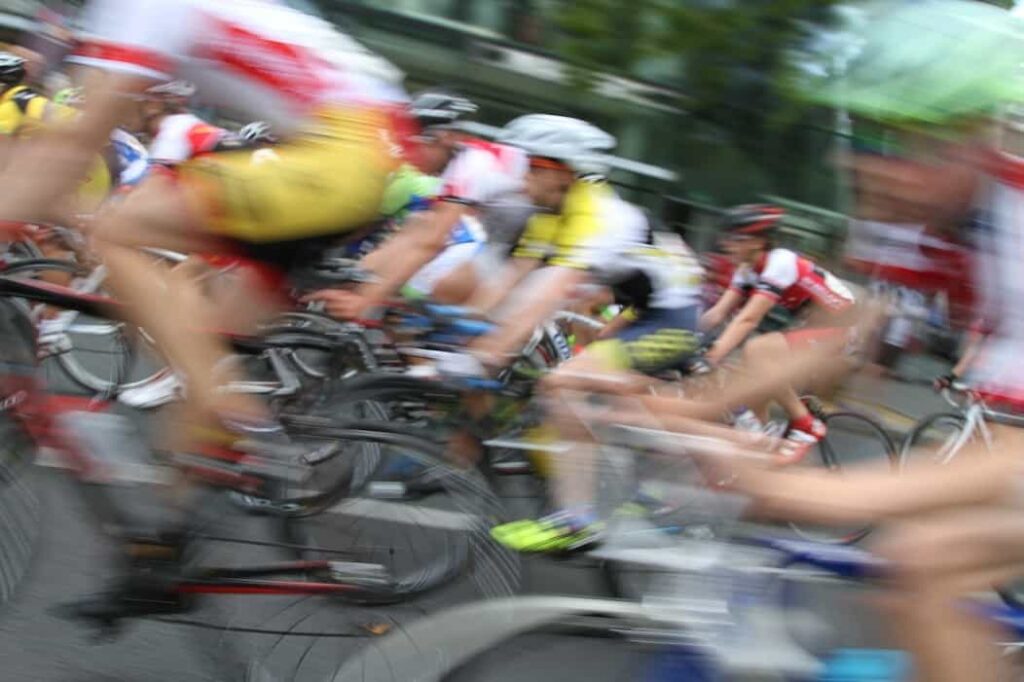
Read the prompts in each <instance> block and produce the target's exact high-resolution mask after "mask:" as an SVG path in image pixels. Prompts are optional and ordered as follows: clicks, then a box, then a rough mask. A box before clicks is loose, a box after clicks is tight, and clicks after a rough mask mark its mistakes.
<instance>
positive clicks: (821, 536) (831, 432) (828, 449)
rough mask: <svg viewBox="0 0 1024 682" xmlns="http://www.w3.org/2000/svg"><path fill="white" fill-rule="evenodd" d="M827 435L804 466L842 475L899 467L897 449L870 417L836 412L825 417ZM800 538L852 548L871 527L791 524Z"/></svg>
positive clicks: (805, 461)
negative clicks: (873, 466)
mask: <svg viewBox="0 0 1024 682" xmlns="http://www.w3.org/2000/svg"><path fill="white" fill-rule="evenodd" d="M823 421H824V422H825V426H827V427H828V435H827V436H826V437H825V438H824V439H823V440H822V441H821V442H820V443H819V444H818V445H817V446H816V447H815V448H814V449H813V451H812V452H811V453H810V454H809V455H808V457H807V458H806V459H805V460H804V462H803V463H802V464H803V465H806V466H815V467H817V466H820V467H824V468H825V469H828V470H829V471H833V472H836V473H841V472H842V470H843V469H846V468H850V467H854V466H858V465H860V464H863V463H870V462H888V463H889V464H890V465H891V466H893V467H894V468H895V467H896V466H897V465H898V463H899V457H898V455H897V452H896V446H895V445H894V444H893V442H892V438H891V437H890V436H889V434H888V433H887V432H886V430H885V429H884V428H882V426H881V425H880V424H879V423H878V422H876V421H875V420H874V419H872V418H871V417H868V416H866V415H863V414H858V413H856V412H833V413H831V414H827V415H825V416H824V417H823ZM790 527H791V528H792V529H793V530H794V531H795V532H796V533H797V534H798V535H800V536H802V537H804V538H806V539H808V540H815V541H817V542H831V543H839V544H852V543H855V542H857V541H859V540H861V539H862V538H863V537H864V536H866V535H867V534H868V533H869V532H870V531H871V529H870V527H863V526H860V527H842V526H835V527H823V526H813V527H812V526H808V525H806V524H795V523H792V524H790Z"/></svg>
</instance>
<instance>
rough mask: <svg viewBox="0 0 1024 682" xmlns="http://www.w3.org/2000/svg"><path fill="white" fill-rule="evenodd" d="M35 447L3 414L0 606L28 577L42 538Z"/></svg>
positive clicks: (0, 427) (0, 423)
mask: <svg viewBox="0 0 1024 682" xmlns="http://www.w3.org/2000/svg"><path fill="white" fill-rule="evenodd" d="M35 451H36V448H35V443H34V442H33V441H32V440H31V439H30V438H29V436H28V434H26V433H25V431H24V430H23V429H22V428H21V427H20V426H19V425H18V424H16V423H15V422H14V421H12V420H11V419H9V418H8V417H7V416H6V415H4V414H3V413H0V605H2V604H4V603H6V602H7V601H8V600H10V599H11V597H12V596H13V595H14V594H15V591H16V590H17V587H18V585H19V584H20V583H21V581H22V579H23V578H24V577H25V573H26V571H27V570H28V567H29V565H30V563H31V560H32V556H33V554H34V551H35V546H36V540H37V539H38V536H39V504H38V500H37V499H36V497H35V495H34V494H33V492H32V489H31V486H30V485H29V482H28V477H29V476H31V475H32V474H33V473H34V472H33V471H32V470H30V469H28V466H27V465H28V464H29V463H31V462H32V461H33V460H34V458H35Z"/></svg>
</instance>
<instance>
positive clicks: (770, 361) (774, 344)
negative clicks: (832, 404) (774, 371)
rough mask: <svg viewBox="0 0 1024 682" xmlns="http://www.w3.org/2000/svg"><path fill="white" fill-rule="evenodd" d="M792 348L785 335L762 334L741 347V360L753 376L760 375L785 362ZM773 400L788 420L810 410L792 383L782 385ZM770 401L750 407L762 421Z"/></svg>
mask: <svg viewBox="0 0 1024 682" xmlns="http://www.w3.org/2000/svg"><path fill="white" fill-rule="evenodd" d="M792 352H793V351H792V349H791V348H790V347H789V344H788V343H786V337H785V336H783V335H782V334H779V333H772V334H764V335H762V336H758V337H757V338H755V339H751V340H750V341H748V342H747V344H746V345H745V346H744V347H743V362H744V366H745V369H746V371H747V372H748V373H749V374H752V375H754V376H758V375H760V374H761V373H762V372H764V371H765V370H766V369H767V368H769V367H774V366H778V364H779V363H780V362H785V360H786V358H787V357H788V356H790V355H791V354H792ZM772 397H773V398H774V401H775V402H777V403H778V404H779V406H780V407H781V408H782V409H783V410H785V411H786V414H787V415H788V416H789V420H790V421H791V422H792V421H799V420H800V419H804V418H805V417H807V415H808V414H810V412H809V411H808V410H807V406H806V405H804V403H803V401H802V400H800V396H799V395H797V392H796V391H795V390H794V389H793V387H792V385H788V386H783V387H781V388H780V389H779V391H778V393H777V394H776V395H774V396H772ZM769 406H770V401H765V402H762V403H760V404H758V405H755V406H752V407H751V409H752V410H753V411H754V413H755V414H756V415H757V417H758V419H760V420H761V421H762V422H767V421H768V419H769V418H770V417H769V412H768V409H769Z"/></svg>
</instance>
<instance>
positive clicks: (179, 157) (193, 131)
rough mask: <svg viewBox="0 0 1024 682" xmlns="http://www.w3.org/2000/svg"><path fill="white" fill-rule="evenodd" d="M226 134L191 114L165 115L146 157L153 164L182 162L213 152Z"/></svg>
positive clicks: (221, 129) (224, 131)
mask: <svg viewBox="0 0 1024 682" xmlns="http://www.w3.org/2000/svg"><path fill="white" fill-rule="evenodd" d="M227 134H228V132H227V131H226V130H224V129H223V128H218V127H217V126H214V125H210V124H209V123H207V122H206V121H204V120H203V119H201V118H199V117H198V116H195V115H193V114H187V113H186V114H173V115H171V116H165V117H164V119H163V120H162V121H160V129H159V130H158V131H157V133H156V136H154V137H153V141H152V142H151V143H150V145H149V157H150V159H151V160H152V161H153V162H154V163H164V164H168V163H170V164H177V163H183V162H185V161H188V160H189V159H192V158H195V157H196V156H198V155H199V154H204V153H207V152H211V151H213V150H214V149H215V148H216V147H217V145H218V144H219V143H220V142H221V140H223V139H224V138H225V137H226V136H227Z"/></svg>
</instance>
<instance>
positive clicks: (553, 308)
mask: <svg viewBox="0 0 1024 682" xmlns="http://www.w3.org/2000/svg"><path fill="white" fill-rule="evenodd" d="M545 271H546V272H545V274H546V275H547V276H546V277H544V278H543V279H542V280H539V281H538V282H536V284H535V286H532V287H528V290H527V291H526V292H524V294H523V296H522V297H521V298H520V299H519V300H517V301H515V302H514V303H513V304H512V305H511V306H510V308H509V310H508V314H507V315H505V316H504V318H505V319H504V321H503V322H502V324H501V326H499V327H498V329H497V330H495V331H494V332H492V333H490V334H488V335H487V336H485V337H483V338H481V339H479V340H478V341H477V342H476V343H474V344H473V345H472V346H470V351H471V352H473V353H474V354H477V355H479V356H482V357H483V358H486V359H487V360H491V361H493V363H494V364H503V363H504V359H505V358H507V357H508V356H509V355H511V354H512V353H514V352H515V351H517V350H519V349H520V348H522V347H523V346H524V345H525V344H526V342H527V341H529V339H530V336H531V335H532V334H533V332H534V330H535V329H536V328H537V327H538V326H539V325H541V324H543V323H544V322H546V321H547V320H548V319H550V317H551V316H552V315H553V314H554V313H556V312H557V311H558V310H559V309H561V308H562V306H563V305H564V304H565V301H566V300H568V299H569V298H570V297H571V296H572V293H573V292H574V291H575V290H576V288H577V287H579V286H580V285H581V284H584V283H586V282H587V280H588V275H587V271H586V270H585V269H582V268H574V267H562V266H549V267H547V268H545Z"/></svg>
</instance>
